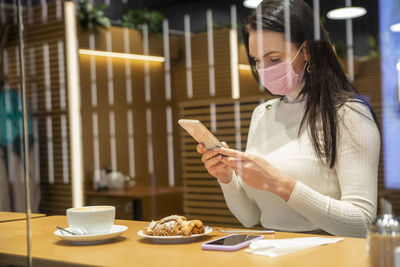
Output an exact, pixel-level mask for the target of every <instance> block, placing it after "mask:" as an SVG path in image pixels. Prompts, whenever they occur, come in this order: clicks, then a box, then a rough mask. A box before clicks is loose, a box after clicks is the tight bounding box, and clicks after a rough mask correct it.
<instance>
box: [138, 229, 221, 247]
mask: <svg viewBox="0 0 400 267" xmlns="http://www.w3.org/2000/svg"><path fill="white" fill-rule="evenodd" d="M204 230H205V231H204V233H202V234H196V235H189V236H153V235H146V234H144V233H143V231H142V230H140V231H139V232H137V234H138V235H139V236H141V237H144V238H149V239H150V240H151V241H153V242H154V243H162V244H178V243H188V242H193V241H195V240H196V239H198V238H199V237H201V236H204V235H208V234H209V233H211V232H212V231H213V229H212V228H211V227H208V226H205V227H204Z"/></svg>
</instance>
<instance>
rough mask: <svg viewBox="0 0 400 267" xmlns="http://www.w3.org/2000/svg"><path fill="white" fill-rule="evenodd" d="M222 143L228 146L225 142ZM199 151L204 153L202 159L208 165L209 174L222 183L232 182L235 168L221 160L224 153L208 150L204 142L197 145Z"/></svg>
mask: <svg viewBox="0 0 400 267" xmlns="http://www.w3.org/2000/svg"><path fill="white" fill-rule="evenodd" d="M222 144H223V146H225V147H228V145H227V144H226V143H225V142H222ZM197 152H199V153H200V154H202V155H203V156H202V157H201V161H203V163H204V167H206V169H207V171H208V173H209V174H211V175H212V176H214V177H215V178H217V179H218V181H219V182H221V183H225V184H227V183H230V181H231V180H232V175H233V169H232V168H231V167H228V166H227V165H225V164H224V163H222V162H221V161H220V160H221V159H222V157H223V156H222V155H220V154H218V153H217V152H215V150H213V149H211V150H206V148H205V147H204V145H203V144H202V143H200V144H198V145H197Z"/></svg>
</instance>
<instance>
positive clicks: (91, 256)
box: [0, 216, 369, 267]
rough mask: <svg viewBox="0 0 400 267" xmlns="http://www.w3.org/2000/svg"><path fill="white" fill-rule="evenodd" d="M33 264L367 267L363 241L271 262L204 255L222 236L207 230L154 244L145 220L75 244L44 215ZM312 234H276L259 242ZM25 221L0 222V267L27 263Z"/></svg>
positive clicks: (37, 227) (58, 220)
mask: <svg viewBox="0 0 400 267" xmlns="http://www.w3.org/2000/svg"><path fill="white" fill-rule="evenodd" d="M31 223H32V224H31V229H32V235H31V236H32V249H31V251H32V256H33V266H57V267H60V266H174V267H177V266H201V267H204V266H207V267H209V266H274V267H280V266H282V267H290V266H295V267H313V266H324V267H333V266H335V267H336V266H338V267H357V266H360V267H367V266H368V265H369V264H368V256H367V252H366V248H365V246H366V239H359V238H344V240H342V241H341V242H338V243H335V244H329V245H325V246H320V247H316V248H311V249H306V250H303V251H299V252H295V253H291V254H287V255H282V256H279V257H276V258H269V257H265V256H257V255H252V254H249V253H247V252H245V250H244V249H242V250H239V251H236V252H219V251H205V250H202V249H201V244H202V243H203V242H206V241H209V240H212V239H216V238H219V237H222V236H224V235H225V234H221V233H219V232H216V231H214V232H212V233H210V234H209V235H206V236H202V237H200V238H199V239H198V240H196V242H193V243H185V244H156V243H153V242H151V241H150V240H148V239H145V238H142V237H140V236H138V235H137V232H138V231H139V230H141V229H142V228H143V227H145V226H146V225H147V224H148V222H143V221H130V220H116V221H115V224H116V225H125V226H127V227H128V230H127V231H126V232H125V233H123V234H122V236H120V237H118V238H115V239H113V240H111V241H109V242H106V243H101V244H94V245H74V244H71V243H68V242H67V241H64V240H61V239H60V238H59V237H57V236H55V235H54V231H55V230H56V226H61V227H67V226H68V223H67V218H66V216H47V217H40V218H36V219H34V220H32V221H31ZM306 236H313V235H309V234H295V233H285V232H277V233H275V234H272V235H271V234H269V235H265V236H264V238H266V239H269V238H276V239H280V238H293V237H306ZM26 247H27V245H26V222H25V221H11V222H6V223H0V265H1V264H4V265H7V264H13V265H26V264H27V257H26V255H27V249H26Z"/></svg>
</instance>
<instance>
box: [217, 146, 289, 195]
mask: <svg viewBox="0 0 400 267" xmlns="http://www.w3.org/2000/svg"><path fill="white" fill-rule="evenodd" d="M212 151H213V153H214V154H215V155H218V154H220V155H224V156H223V157H220V158H218V160H216V161H217V162H218V164H221V163H224V164H223V165H224V166H227V168H232V169H233V170H234V171H235V172H236V174H237V175H238V176H239V177H241V178H242V180H243V181H244V182H245V183H246V184H248V185H250V186H251V187H254V188H257V189H261V190H267V191H270V192H272V193H274V194H276V195H278V196H279V197H281V198H283V199H284V200H285V201H288V200H289V198H290V195H291V194H292V192H293V190H294V188H295V186H296V180H295V179H294V178H292V177H290V176H288V175H286V174H283V173H281V172H280V171H278V170H277V169H276V168H275V167H274V166H272V165H271V164H269V163H268V162H267V161H266V160H264V159H263V158H262V157H260V156H257V155H254V154H250V153H244V152H240V151H237V150H234V149H229V148H222V147H220V148H215V149H213V150H212ZM217 157H219V156H217Z"/></svg>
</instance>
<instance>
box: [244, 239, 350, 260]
mask: <svg viewBox="0 0 400 267" xmlns="http://www.w3.org/2000/svg"><path fill="white" fill-rule="evenodd" d="M341 240H343V238H329V237H328V238H325V237H300V238H289V239H263V240H257V241H254V242H252V243H251V244H250V248H249V249H246V252H249V253H252V254H255V255H263V256H269V257H277V256H280V255H284V254H287V253H291V252H296V251H300V250H303V249H307V248H313V247H317V246H322V245H326V244H331V243H336V242H339V241H341Z"/></svg>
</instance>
